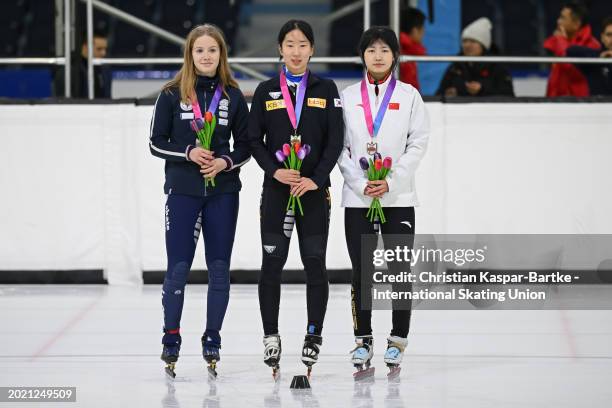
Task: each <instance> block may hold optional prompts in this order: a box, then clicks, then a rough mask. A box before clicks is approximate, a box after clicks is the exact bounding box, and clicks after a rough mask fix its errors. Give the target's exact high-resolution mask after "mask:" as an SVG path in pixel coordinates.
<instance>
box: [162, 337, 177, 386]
mask: <svg viewBox="0 0 612 408" xmlns="http://www.w3.org/2000/svg"><path fill="white" fill-rule="evenodd" d="M162 344H163V346H164V347H163V349H162V354H161V357H160V358H161V359H162V360H163V361H164V362H165V363H166V367H165V371H166V374H167V375H168V377H169V378H172V379H174V378H175V377H176V372H175V371H174V368H175V366H176V362H177V361H178V358H179V352H180V350H181V335H180V333H179V331H178V330H171V331H166V330H164V337H163V338H162Z"/></svg>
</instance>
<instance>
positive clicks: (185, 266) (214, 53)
mask: <svg viewBox="0 0 612 408" xmlns="http://www.w3.org/2000/svg"><path fill="white" fill-rule="evenodd" d="M209 112H210V113H211V114H212V115H214V116H215V120H216V127H215V128H214V133H213V137H212V142H211V146H210V149H204V148H203V147H202V146H201V145H200V142H199V141H198V138H197V137H196V133H195V131H194V130H193V129H192V121H194V119H198V118H199V119H200V120H202V116H204V117H206V116H209V117H210V114H209ZM200 123H202V122H200ZM247 123H248V107H247V104H246V101H245V99H244V96H243V95H242V93H241V92H240V90H239V89H238V85H237V83H236V81H235V80H234V79H233V78H232V77H231V73H230V70H229V65H228V62H227V47H226V44H225V41H224V38H223V33H222V32H221V31H220V30H219V29H218V28H217V27H215V26H213V25H208V24H207V25H203V26H199V27H196V28H194V29H193V30H192V31H191V32H190V33H189V35H188V36H187V40H186V44H185V55H184V63H183V66H182V68H181V70H180V71H179V72H178V73H177V75H176V77H175V78H174V79H173V80H172V81H170V82H169V83H168V84H166V86H164V88H163V90H162V92H161V93H160V94H159V97H158V98H157V102H156V103H155V110H154V112H153V120H152V123H151V136H150V141H149V146H150V148H151V153H152V154H153V155H155V156H157V157H161V158H162V159H165V160H166V165H165V171H166V183H165V185H164V191H165V193H166V194H167V195H168V200H167V203H166V222H165V227H166V252H167V255H168V269H167V271H166V277H165V279H164V285H163V290H162V304H163V308H164V336H163V339H162V343H163V345H164V347H163V352H162V356H161V358H162V360H164V361H165V362H166V363H167V367H166V371H167V372H168V374H169V375H170V376H172V377H174V364H175V363H176V361H177V360H178V355H179V349H180V346H181V335H180V321H181V313H182V310H183V299H184V292H185V283H186V281H187V276H188V274H189V270H190V269H191V264H192V262H193V257H194V253H195V249H196V244H197V242H198V238H199V235H200V230H203V238H204V249H205V255H206V265H207V267H208V297H207V313H206V331H205V332H204V335H203V336H202V350H203V351H202V353H203V356H204V358H205V359H206V361H208V363H209V364H210V366H211V367H210V369H211V370H213V374H216V373H214V369H215V365H216V362H217V361H219V359H220V357H219V348H220V347H221V336H220V334H219V332H220V330H221V325H222V323H223V318H224V316H225V311H226V309H227V304H228V300H229V285H230V275H229V267H230V258H231V254H232V246H233V243H234V234H235V231H236V219H237V217H238V192H239V191H240V188H241V184H240V178H239V172H240V166H242V165H243V164H244V163H246V162H247V161H248V160H249V146H248V140H247ZM230 138H233V150H232V149H231V148H230ZM205 177H206V178H208V179H210V180H212V178H214V181H215V182H214V186H213V184H212V183H211V182H208V183H207V182H205Z"/></svg>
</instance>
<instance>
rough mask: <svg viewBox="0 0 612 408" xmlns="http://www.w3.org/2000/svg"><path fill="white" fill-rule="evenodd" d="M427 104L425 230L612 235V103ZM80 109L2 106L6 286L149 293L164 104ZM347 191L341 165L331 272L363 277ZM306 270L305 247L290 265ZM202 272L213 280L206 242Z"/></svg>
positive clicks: (255, 237) (0, 179)
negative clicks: (115, 287) (78, 280)
mask: <svg viewBox="0 0 612 408" xmlns="http://www.w3.org/2000/svg"><path fill="white" fill-rule="evenodd" d="M463 99H466V98H463ZM426 100H428V101H429V102H427V103H426V105H427V108H428V111H429V115H430V118H431V121H432V125H433V127H432V134H431V138H430V143H429V146H428V151H427V154H426V155H425V158H424V159H423V162H422V163H421V164H420V166H419V169H418V171H417V174H416V176H417V180H416V181H417V191H418V195H419V200H420V203H421V207H419V208H418V209H417V220H418V221H417V229H418V232H420V233H467V232H469V233H479V234H486V233H504V234H508V233H525V234H529V233H558V234H572V233H586V234H590V233H600V234H606V233H610V232H611V231H612V217H610V216H609V209H610V208H612V191H611V190H610V189H609V188H607V186H608V184H609V178H608V175H609V174H611V173H612V162H610V160H609V152H610V151H612V138H610V137H609V135H610V134H612V117H611V116H610V114H609V112H610V108H611V106H610V103H611V102H612V100H611V99H610V98H564V99H563V100H560V99H559V100H554V102H553V101H551V100H548V99H543V98H486V99H485V98H467V100H465V102H470V103H460V102H462V101H461V100H460V98H457V99H453V100H450V99H449V100H448V101H447V100H445V99H444V98H437V99H436V98H432V99H430V98H426ZM432 100H433V101H432ZM434 101H435V102H434ZM75 102H77V103H76V104H75ZM79 102H83V101H70V102H67V101H61V102H60V101H58V100H44V101H32V100H22V101H15V100H10V101H9V100H6V99H5V100H2V101H0V138H1V140H2V146H3V148H2V149H0V162H2V163H3V171H2V172H0V189H1V190H2V191H3V192H4V194H5V195H6V199H5V200H4V202H3V210H2V211H0V225H2V228H0V244H1V245H0V279H2V276H9V275H10V273H11V272H15V271H36V272H37V273H43V272H44V271H48V272H49V273H51V276H54V275H53V274H54V273H57V271H90V270H93V271H99V270H100V269H102V270H103V271H104V274H103V277H104V279H106V280H107V281H108V282H109V284H139V283H142V281H143V273H142V271H143V270H144V271H162V270H163V269H164V268H165V263H166V260H165V251H164V240H163V226H162V224H163V217H162V209H163V201H164V200H165V197H164V196H163V192H162V189H161V185H162V184H163V164H162V162H161V161H160V160H159V159H157V158H154V157H152V156H151V154H150V153H149V151H148V147H147V142H148V128H149V123H150V120H151V112H152V106H151V105H150V104H149V101H148V100H137V99H129V100H120V101H108V100H107V101H97V100H96V101H92V102H87V103H79ZM456 102H459V103H456ZM485 102H495V103H485ZM531 102H536V103H531ZM474 103H476V105H474ZM90 105H98V106H95V107H94V106H90ZM34 146H35V147H36V148H37V149H39V150H40V151H42V152H44V153H45V154H43V155H41V156H40V158H39V159H38V161H37V165H36V166H34V165H32V164H31V163H28V162H27V161H25V160H26V159H24V154H23V153H24V152H26V151H28V149H31V148H32V147H34ZM88 151H91V152H93V153H95V154H91V155H88V156H85V155H84V154H83V153H84V152H88ZM244 170H245V171H244V172H243V173H242V175H243V177H244V179H246V180H247V181H246V182H245V183H244V190H243V194H242V197H244V198H243V205H242V206H241V209H240V215H239V217H240V218H239V221H238V231H237V236H236V247H235V251H234V254H233V258H232V266H233V267H234V268H236V270H245V271H250V272H249V273H250V274H251V276H252V277H253V278H252V280H253V281H254V280H255V279H256V278H255V277H256V276H257V275H258V273H257V271H258V269H259V267H260V262H261V249H260V248H259V246H258V244H256V245H253V243H254V242H256V243H258V242H259V229H258V206H256V205H255V204H253V205H245V203H248V202H249V200H252V201H255V200H256V199H257V201H258V199H259V195H260V191H261V179H262V174H261V171H258V168H257V165H256V163H254V160H251V161H250V162H249V163H247V165H246V167H245V169H244ZM341 186H342V178H341V175H340V174H339V172H338V170H337V168H336V169H335V170H334V171H333V172H332V206H333V208H332V217H331V225H330V239H329V247H328V256H327V263H328V265H327V266H328V269H329V270H330V271H332V270H347V269H348V268H350V262H349V259H348V254H347V253H346V244H345V240H344V233H343V227H342V225H343V214H342V210H341V209H340V208H339V202H340V196H341ZM245 198H246V201H244V200H245ZM32 214H36V217H33V216H32ZM158 224H159V225H158ZM294 241H295V240H294ZM300 266H301V265H300V258H299V253H298V251H297V242H294V244H292V252H291V253H290V256H289V260H288V262H287V265H286V267H287V269H288V270H291V269H296V270H297V269H299V268H300ZM194 269H195V270H202V269H203V252H202V248H201V245H199V246H198V252H197V256H196V260H195V263H194ZM4 271H9V275H7V274H6V272H4ZM23 273H24V274H25V273H26V272H23ZM27 273H29V272H27ZM62 273H65V272H62ZM32 276H38V275H36V274H34V275H32ZM56 276H57V275H56ZM58 276H63V275H61V274H60V275H58ZM33 279H34V278H33ZM36 279H42V278H40V277H38V278H36ZM44 279H47V282H50V281H54V280H53V278H44Z"/></svg>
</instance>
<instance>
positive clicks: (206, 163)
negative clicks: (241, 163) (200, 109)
mask: <svg viewBox="0 0 612 408" xmlns="http://www.w3.org/2000/svg"><path fill="white" fill-rule="evenodd" d="M216 125H217V118H216V117H215V115H213V114H212V112H209V111H208V112H206V113H205V114H204V117H203V118H196V119H194V120H192V121H191V129H193V131H194V132H195V133H196V135H197V136H198V141H199V142H200V145H201V147H196V148H194V149H192V150H191V152H189V158H190V159H191V158H192V154H193V156H194V159H195V160H193V159H192V161H193V162H195V163H197V164H198V165H200V167H201V169H200V173H202V174H203V175H204V179H205V183H206V185H207V186H208V183H211V184H212V186H213V187H215V175H216V174H217V173H218V172H220V171H221V170H223V169H225V167H226V165H227V164H226V163H225V160H223V159H215V157H214V156H213V154H214V152H213V151H211V150H210V145H211V142H212V137H213V133H214V131H215V127H216ZM194 151H195V153H194Z"/></svg>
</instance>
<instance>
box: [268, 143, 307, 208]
mask: <svg viewBox="0 0 612 408" xmlns="http://www.w3.org/2000/svg"><path fill="white" fill-rule="evenodd" d="M309 153H310V145H307V144H305V145H304V146H301V145H300V143H299V142H296V143H293V146H290V145H289V144H288V143H285V144H284V145H283V149H282V150H277V151H276V160H278V161H279V162H280V163H283V164H284V165H285V168H286V169H291V170H298V171H299V170H300V169H301V168H302V161H303V160H304V157H306V156H308V154H309ZM296 202H297V205H298V208H299V210H300V215H304V210H303V209H302V202H301V201H300V197H296V196H294V195H291V196H289V202H288V203H287V210H286V211H289V209H291V210H292V211H293V213H294V214H295V204H296Z"/></svg>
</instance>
